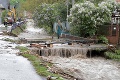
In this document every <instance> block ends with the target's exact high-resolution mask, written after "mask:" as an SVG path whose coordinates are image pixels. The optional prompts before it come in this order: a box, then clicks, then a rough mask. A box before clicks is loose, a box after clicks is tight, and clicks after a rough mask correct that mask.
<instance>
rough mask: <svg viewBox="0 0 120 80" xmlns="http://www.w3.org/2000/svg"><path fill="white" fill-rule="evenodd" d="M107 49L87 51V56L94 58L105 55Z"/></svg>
mask: <svg viewBox="0 0 120 80" xmlns="http://www.w3.org/2000/svg"><path fill="white" fill-rule="evenodd" d="M104 52H105V51H98V50H91V51H88V52H87V55H86V56H87V57H88V58H92V57H105V55H104Z"/></svg>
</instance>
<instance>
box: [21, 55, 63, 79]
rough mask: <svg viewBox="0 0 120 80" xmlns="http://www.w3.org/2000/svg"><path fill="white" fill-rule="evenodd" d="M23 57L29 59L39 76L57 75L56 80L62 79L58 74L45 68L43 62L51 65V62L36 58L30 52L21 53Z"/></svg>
mask: <svg viewBox="0 0 120 80" xmlns="http://www.w3.org/2000/svg"><path fill="white" fill-rule="evenodd" d="M22 56H24V57H25V58H28V60H29V61H31V63H32V65H33V66H34V68H35V70H36V72H37V73H38V74H39V75H41V76H45V77H47V76H54V77H57V79H56V80H64V79H63V78H62V77H61V76H60V75H59V74H55V73H51V72H49V71H48V70H47V67H46V66H45V65H43V64H46V65H49V66H51V65H52V64H50V63H47V62H44V61H43V60H42V59H40V58H38V57H37V56H35V55H32V54H22Z"/></svg>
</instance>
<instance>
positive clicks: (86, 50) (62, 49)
mask: <svg viewBox="0 0 120 80" xmlns="http://www.w3.org/2000/svg"><path fill="white" fill-rule="evenodd" d="M105 50H107V45H98V44H95V45H87V44H84V45H82V46H81V45H68V44H53V47H45V48H40V49H36V50H35V49H34V50H32V52H34V53H35V52H36V53H37V54H38V55H40V56H46V57H48V56H60V57H67V58H69V57H74V56H79V57H81V58H86V57H92V56H95V55H103V53H101V52H102V51H105ZM99 52H100V53H99Z"/></svg>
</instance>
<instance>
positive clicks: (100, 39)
mask: <svg viewBox="0 0 120 80" xmlns="http://www.w3.org/2000/svg"><path fill="white" fill-rule="evenodd" d="M98 39H99V41H98V42H99V43H105V44H108V39H107V38H106V37H105V36H103V35H102V36H99V37H98Z"/></svg>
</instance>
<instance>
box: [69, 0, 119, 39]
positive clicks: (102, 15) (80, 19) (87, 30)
mask: <svg viewBox="0 0 120 80" xmlns="http://www.w3.org/2000/svg"><path fill="white" fill-rule="evenodd" d="M107 1H108V2H101V3H99V4H98V6H96V5H94V4H93V3H92V2H90V1H86V2H83V3H78V4H75V5H74V6H73V8H71V12H70V16H69V20H70V23H71V26H72V27H71V33H72V34H74V35H77V36H83V37H86V36H92V35H95V33H96V31H97V30H98V27H97V25H102V24H104V23H105V22H110V20H111V15H112V12H113V10H114V9H115V6H117V5H116V3H115V1H111V0H107Z"/></svg>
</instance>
